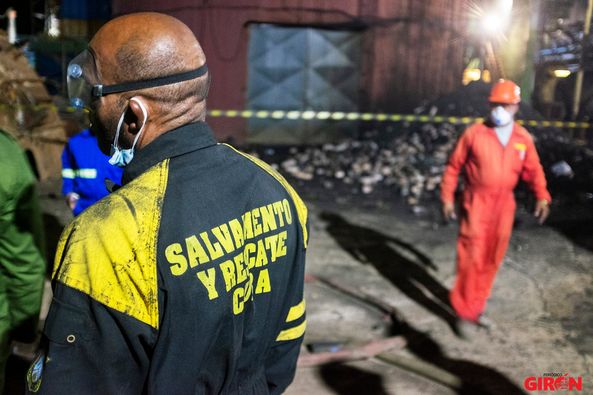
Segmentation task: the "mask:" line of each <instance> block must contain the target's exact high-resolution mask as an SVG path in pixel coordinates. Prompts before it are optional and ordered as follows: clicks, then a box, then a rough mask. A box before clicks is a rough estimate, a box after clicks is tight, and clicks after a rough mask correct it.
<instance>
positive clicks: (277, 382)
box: [265, 224, 308, 395]
mask: <svg viewBox="0 0 593 395" xmlns="http://www.w3.org/2000/svg"><path fill="white" fill-rule="evenodd" d="M307 229H308V224H307ZM300 242H302V240H301V241H300ZM305 253H306V248H305V247H304V245H303V244H301V245H300V247H299V251H298V253H297V255H296V259H295V265H294V268H293V271H292V275H291V284H292V287H291V290H290V292H289V294H288V299H287V307H288V308H287V309H286V310H287V313H286V314H285V316H284V318H285V319H284V322H283V323H282V325H281V328H280V331H279V332H278V334H277V336H276V341H275V344H274V345H273V347H272V350H271V352H270V354H269V356H268V358H267V359H266V362H265V369H266V370H265V371H266V380H267V382H268V389H269V392H270V394H271V395H275V394H282V393H283V392H284V391H285V390H286V387H288V385H289V384H290V383H291V382H292V380H293V379H294V375H295V372H296V365H297V360H298V357H299V352H300V349H301V344H302V342H303V336H304V334H305V329H306V326H307V320H306V313H305V299H304V282H305Z"/></svg>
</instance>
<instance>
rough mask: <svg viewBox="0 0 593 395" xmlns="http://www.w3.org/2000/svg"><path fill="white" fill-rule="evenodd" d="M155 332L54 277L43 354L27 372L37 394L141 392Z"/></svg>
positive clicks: (32, 391) (28, 382)
mask: <svg viewBox="0 0 593 395" xmlns="http://www.w3.org/2000/svg"><path fill="white" fill-rule="evenodd" d="M155 338H156V333H155V330H154V329H153V328H151V327H150V326H148V325H146V324H144V323H142V322H139V321H138V320H136V319H135V318H133V317H131V316H128V315H126V314H123V313H121V312H119V311H115V310H113V309H111V308H109V307H107V306H105V305H103V304H101V303H99V302H97V301H96V300H94V299H92V298H91V297H89V296H88V295H87V294H85V293H84V292H81V291H79V290H76V289H74V288H71V287H69V286H66V285H64V284H62V283H60V282H59V281H55V282H54V295H53V300H52V304H51V307H50V311H49V314H48V317H47V320H46V324H45V328H44V338H43V354H42V355H40V358H39V359H38V360H36V361H35V362H34V363H33V365H32V366H31V369H30V370H29V373H28V375H27V388H28V390H29V391H30V393H36V394H56V395H58V394H66V393H72V394H141V393H143V392H142V391H143V388H144V385H145V381H146V378H147V375H148V370H149V365H150V360H149V355H150V353H151V347H152V345H153V344H154V342H155Z"/></svg>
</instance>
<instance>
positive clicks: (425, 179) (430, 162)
mask: <svg viewBox="0 0 593 395" xmlns="http://www.w3.org/2000/svg"><path fill="white" fill-rule="evenodd" d="M378 133H379V132H377V131H370V132H367V133H365V136H364V138H361V139H358V140H354V139H347V140H343V141H341V142H340V143H337V144H324V145H322V146H320V147H303V148H296V147H292V148H291V149H290V150H289V151H288V155H287V158H285V159H283V160H280V161H279V163H278V162H276V163H274V162H272V165H273V166H275V167H276V168H280V169H281V171H282V172H283V173H286V174H288V175H290V176H291V177H293V178H296V179H298V180H304V181H311V180H314V181H316V182H317V183H319V184H320V185H322V186H323V188H325V189H328V190H331V189H340V187H341V186H342V187H343V186H349V187H350V188H349V189H350V192H352V193H362V194H371V193H373V192H374V191H375V190H378V189H384V188H390V189H395V190H396V191H397V193H398V194H399V195H400V196H402V197H404V198H405V199H406V201H407V203H408V204H411V205H416V204H419V203H420V201H421V200H422V199H423V198H425V197H433V196H434V194H435V193H436V192H437V189H438V186H439V184H440V182H441V174H442V172H443V169H444V165H445V163H446V160H447V156H448V153H449V151H450V150H451V149H452V147H453V144H454V143H455V140H456V136H457V133H458V131H457V130H456V128H455V127H454V126H453V125H450V124H441V125H432V124H425V125H423V126H422V127H421V128H420V129H419V130H412V129H402V130H399V133H398V135H397V136H394V137H393V138H391V139H388V140H387V141H385V139H377V138H373V136H376V135H377V134H378ZM266 154H271V151H270V150H269V149H268V150H265V151H264V152H263V155H264V159H265V160H272V161H273V160H274V159H273V158H266V157H265V155H266ZM260 155H261V153H260ZM269 156H271V155H269Z"/></svg>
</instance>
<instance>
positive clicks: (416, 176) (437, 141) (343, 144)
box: [256, 83, 593, 212]
mask: <svg viewBox="0 0 593 395" xmlns="http://www.w3.org/2000/svg"><path fill="white" fill-rule="evenodd" d="M489 90H490V86H489V85H487V84H484V83H474V84H470V85H468V86H467V87H464V88H462V89H460V90H459V91H457V92H454V93H452V94H450V95H447V96H444V97H442V98H440V99H438V100H436V101H435V102H433V103H429V104H427V105H425V106H422V107H419V108H417V109H416V111H415V112H416V113H418V114H430V115H437V114H438V115H452V116H471V117H479V116H483V115H484V114H486V113H487V111H488V105H487V97H488V93H489ZM519 118H522V119H534V120H538V119H542V117H541V115H539V114H538V113H537V112H536V111H535V110H533V109H532V108H531V107H529V106H527V105H525V104H522V105H521V109H520V113H519ZM465 127H466V125H453V124H449V123H435V124H433V123H422V124H404V123H400V124H394V125H392V126H390V127H388V126H385V127H383V128H382V129H370V130H367V131H365V132H364V133H362V134H361V136H360V138H359V139H352V138H347V139H344V140H341V141H339V142H337V143H334V144H324V145H322V146H308V147H291V148H289V149H282V148H278V147H276V148H270V147H267V148H261V147H260V148H259V149H256V153H257V155H258V156H260V157H262V159H264V160H265V161H267V162H268V163H271V164H272V166H274V167H275V168H277V169H279V170H280V171H281V172H283V173H284V174H286V175H288V176H289V177H292V178H293V179H295V180H298V181H299V182H300V183H301V184H302V185H303V186H313V187H317V188H322V189H324V190H333V194H334V195H336V196H340V195H341V194H342V193H349V194H362V195H370V194H374V193H375V192H377V191H388V192H390V195H393V194H397V195H399V196H401V197H403V198H404V199H405V201H406V203H408V204H409V205H411V206H412V210H413V211H414V212H422V211H423V208H422V205H423V204H426V203H428V202H430V201H435V199H436V198H438V192H439V185H440V182H441V176H442V173H443V171H444V168H445V165H446V162H447V158H448V156H449V154H450V152H451V151H452V149H453V148H454V146H455V143H456V141H457V138H458V136H459V134H460V133H461V132H462V131H463V129H465ZM529 131H530V132H531V133H532V134H533V135H534V137H535V141H536V144H537V146H538V150H539V152H540V156H541V159H542V164H543V166H544V168H545V169H546V172H547V173H549V174H548V178H555V177H556V178H557V177H564V178H570V180H571V181H570V182H571V183H578V184H579V185H580V187H581V189H582V188H585V189H586V188H589V187H590V186H591V185H592V184H593V170H591V169H593V152H591V150H587V149H586V148H584V147H579V146H576V145H575V144H573V143H572V141H571V139H570V138H569V136H568V134H567V133H566V131H563V130H558V129H554V128H529ZM559 163H561V164H559ZM567 176H570V177H567ZM552 185H554V183H553V182H552ZM575 185H576V184H575ZM564 187H565V184H563V187H562V188H564ZM552 192H555V191H552ZM559 192H563V191H559ZM590 192H593V191H590Z"/></svg>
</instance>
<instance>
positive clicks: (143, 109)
mask: <svg viewBox="0 0 593 395" xmlns="http://www.w3.org/2000/svg"><path fill="white" fill-rule="evenodd" d="M130 100H133V101H135V102H136V103H137V104H138V105H139V106H140V109H141V110H142V115H143V116H144V121H143V122H142V127H141V128H140V131H139V132H138V134H137V135H136V138H135V139H134V142H133V143H132V149H134V147H135V146H136V142H137V141H138V138H140V135H141V134H142V132H143V131H144V127H145V126H146V122H148V111H146V107H144V104H142V102H141V101H140V100H138V99H136V98H135V97H132V98H131V99H130ZM122 120H123V118H122ZM120 122H121V121H120Z"/></svg>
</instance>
